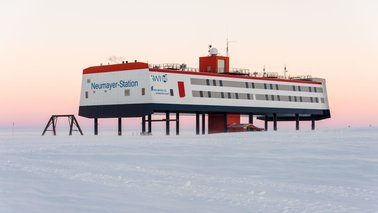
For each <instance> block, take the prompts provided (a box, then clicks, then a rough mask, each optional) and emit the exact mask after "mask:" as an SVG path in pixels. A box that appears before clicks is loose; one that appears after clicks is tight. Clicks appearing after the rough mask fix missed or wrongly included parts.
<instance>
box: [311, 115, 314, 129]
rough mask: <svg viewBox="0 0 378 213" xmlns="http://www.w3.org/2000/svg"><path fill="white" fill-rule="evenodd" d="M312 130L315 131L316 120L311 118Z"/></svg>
mask: <svg viewBox="0 0 378 213" xmlns="http://www.w3.org/2000/svg"><path fill="white" fill-rule="evenodd" d="M311 130H315V118H314V116H311Z"/></svg>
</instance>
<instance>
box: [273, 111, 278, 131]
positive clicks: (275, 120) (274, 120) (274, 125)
mask: <svg viewBox="0 0 378 213" xmlns="http://www.w3.org/2000/svg"><path fill="white" fill-rule="evenodd" d="M273 130H274V131H277V113H273Z"/></svg>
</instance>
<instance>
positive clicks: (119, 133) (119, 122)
mask: <svg viewBox="0 0 378 213" xmlns="http://www.w3.org/2000/svg"><path fill="white" fill-rule="evenodd" d="M121 135H122V118H118V136H121Z"/></svg>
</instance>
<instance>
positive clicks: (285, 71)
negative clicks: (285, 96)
mask: <svg viewBox="0 0 378 213" xmlns="http://www.w3.org/2000/svg"><path fill="white" fill-rule="evenodd" d="M287 72H288V71H287V69H286V64H285V67H284V77H285V79H286V73H287Z"/></svg>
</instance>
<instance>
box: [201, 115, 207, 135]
mask: <svg viewBox="0 0 378 213" xmlns="http://www.w3.org/2000/svg"><path fill="white" fill-rule="evenodd" d="M205 118H206V114H205V113H204V112H203V113H202V135H204V134H205V132H206V129H205V128H206V120H205Z"/></svg>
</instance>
